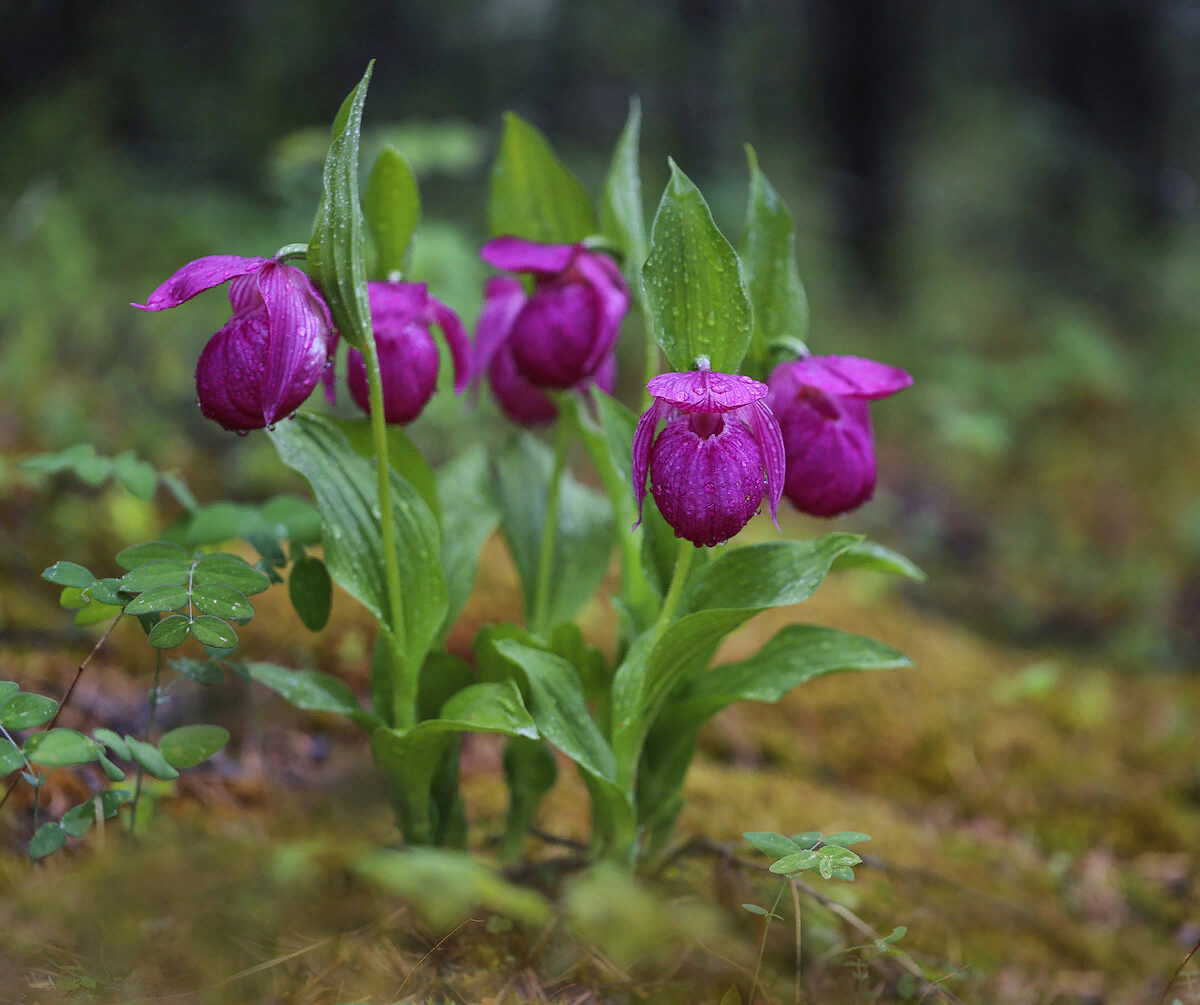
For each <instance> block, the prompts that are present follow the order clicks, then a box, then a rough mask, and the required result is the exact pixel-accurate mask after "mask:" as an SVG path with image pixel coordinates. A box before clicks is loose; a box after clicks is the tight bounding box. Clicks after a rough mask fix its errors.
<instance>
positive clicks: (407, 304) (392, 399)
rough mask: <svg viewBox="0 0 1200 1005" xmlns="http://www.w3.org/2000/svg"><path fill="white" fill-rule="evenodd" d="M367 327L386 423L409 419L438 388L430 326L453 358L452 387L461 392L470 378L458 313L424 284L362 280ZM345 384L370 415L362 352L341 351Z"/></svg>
mask: <svg viewBox="0 0 1200 1005" xmlns="http://www.w3.org/2000/svg"><path fill="white" fill-rule="evenodd" d="M367 297H368V299H369V301H370V305H371V327H372V328H373V329H374V331H375V350H376V352H377V353H378V354H379V373H380V378H381V381H382V383H383V416H384V419H386V420H387V421H388V422H392V423H407V422H412V421H413V419H415V418H416V417H417V416H418V415H420V414H421V410H422V409H423V408H424V407H425V406H426V404H428V402H429V399H430V398H431V397H433V392H434V389H435V388H436V387H437V375H438V363H439V362H440V360H439V357H438V349H437V346H436V345H435V344H434V341H433V336H432V335H431V334H430V333H429V326H430V325H433V324H436V325H437V326H438V327H439V328H441V329H442V335H443V336H445V339H446V344H447V345H448V346H449V347H450V358H451V359H452V360H453V361H454V390H455V391H456V392H457V393H459V394H461V393H462V392H463V389H464V388H465V387H466V386H467V381H468V380H469V378H470V343H469V342H468V340H467V333H466V330H465V329H464V328H463V326H462V322H461V321H460V320H459V319H458V315H457V314H455V313H454V311H452V310H451V309H450V308H449V307H447V306H446V305H445V304H444V303H442V302H441V301H440V300H438V299H437V297H434V296H431V295H430V294H429V291H428V289H427V288H426V286H425V284H424V283H399V282H396V283H393V282H371V283H367ZM346 370H347V373H346V383H347V384H348V385H349V387H350V396H351V397H352V398H353V399H354V401H355V402H356V403H357V405H358V407H359V408H361V409H362V410H363V411H364V412H366V413H368V414H370V411H371V403H370V399H369V395H368V393H367V364H366V362H365V361H364V360H363V357H362V353H361V352H359V351H358V350H357V349H351V350H350V351H349V353H347V355H346Z"/></svg>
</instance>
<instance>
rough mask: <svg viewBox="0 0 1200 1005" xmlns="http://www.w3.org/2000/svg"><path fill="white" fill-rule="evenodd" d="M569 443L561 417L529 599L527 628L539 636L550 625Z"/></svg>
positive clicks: (568, 433)
mask: <svg viewBox="0 0 1200 1005" xmlns="http://www.w3.org/2000/svg"><path fill="white" fill-rule="evenodd" d="M570 444H571V425H570V423H569V422H567V421H565V419H562V418H560V419H559V420H558V430H557V433H556V435H555V438H554V469H553V470H552V471H551V472H550V495H549V497H548V498H547V499H546V514H545V518H544V522H543V523H542V546H541V549H540V550H539V552H538V573H537V593H536V596H535V598H534V602H533V615H532V617H531V618H530V621H529V628H530V631H532V632H533V633H534V634H535V635H540V634H541V633H542V632H543V631H545V630H546V629H547V628H549V627H550V626H549V625H547V624H546V620H547V618H548V616H549V607H550V579H551V574H552V573H553V571H554V542H555V539H556V538H557V536H558V500H559V497H560V496H561V495H562V482H563V475H564V473H565V472H566V470H567V447H568V446H570Z"/></svg>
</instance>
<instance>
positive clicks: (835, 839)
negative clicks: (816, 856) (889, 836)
mask: <svg viewBox="0 0 1200 1005" xmlns="http://www.w3.org/2000/svg"><path fill="white" fill-rule="evenodd" d="M821 840H822V841H823V842H824V843H825V844H827V845H840V846H841V847H843V848H844V847H846V845H851V844H862V843H863V842H864V841H870V840H871V835H870V834H860V833H859V832H858V831H838V832H837V833H836V834H829V835H827V836H826V837H824V838H822V839H821ZM856 857H857V856H856Z"/></svg>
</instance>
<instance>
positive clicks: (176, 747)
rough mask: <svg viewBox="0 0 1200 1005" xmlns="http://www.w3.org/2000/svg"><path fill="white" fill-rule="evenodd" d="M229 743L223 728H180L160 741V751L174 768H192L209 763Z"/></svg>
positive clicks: (227, 734)
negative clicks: (202, 763) (204, 762)
mask: <svg viewBox="0 0 1200 1005" xmlns="http://www.w3.org/2000/svg"><path fill="white" fill-rule="evenodd" d="M228 742H229V730H227V729H224V728H222V727H221V726H200V725H197V726H180V727H179V728H178V729H173V730H171V731H170V732H169V733H166V734H165V735H164V736H163V737H162V739H160V740H159V741H158V749H159V750H161V751H162V755H163V757H165V758H166V760H167V763H168V764H169V765H171V767H173V768H191V767H195V766H196V765H197V764H200V763H201V762H203V761H207V760H208V759H209V758H210V757H212V755H213V754H215V753H216V752H217V751H218V750H220V749H221V748H222V747H224V746H225V744H227V743H228Z"/></svg>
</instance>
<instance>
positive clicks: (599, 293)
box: [575, 251, 629, 373]
mask: <svg viewBox="0 0 1200 1005" xmlns="http://www.w3.org/2000/svg"><path fill="white" fill-rule="evenodd" d="M575 268H576V269H577V270H578V272H579V274H580V275H581V276H583V278H584V279H585V280H586V281H587V283H588V285H589V286H591V288H592V289H593V290H594V291H595V293H596V297H597V300H598V302H599V307H600V317H599V319H598V323H597V325H596V335H595V339H594V341H593V343H592V351H591V353H590V354H589V355H588V358H587V360H586V361H585V362H584V364H583V369H584V371H585V372H586V373H591V372H593V371H594V370H595V369H596V368H597V367H598V366H599V365H600V363H601V362H602V361H603V360H604V358H605V357H606V356H608V354H609V353H610V352H612V350H613V346H615V345H616V344H617V339H618V338H620V336H621V321H622V320H623V319H624V317H625V314H626V313H627V312H628V310H629V287H628V286H626V285H625V277H624V276H622V275H621V270H620V269H618V268H617V263H616V262H614V261H613V260H612V259H611V258H609V257H608V256H607V255H598V254H593V253H591V252H586V251H585V252H581V253H580V255H579V257H578V258H576V259H575Z"/></svg>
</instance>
